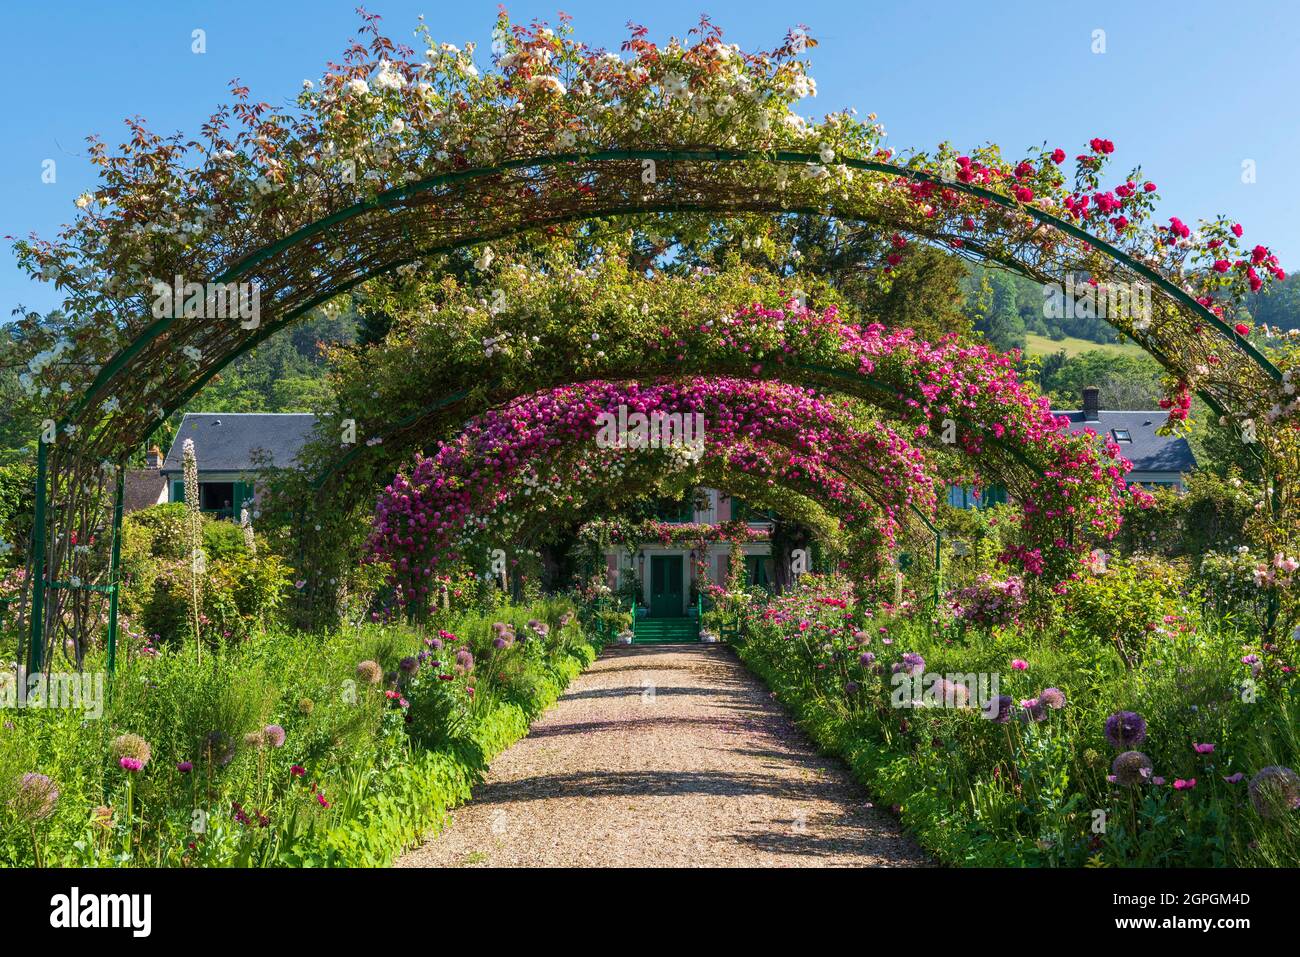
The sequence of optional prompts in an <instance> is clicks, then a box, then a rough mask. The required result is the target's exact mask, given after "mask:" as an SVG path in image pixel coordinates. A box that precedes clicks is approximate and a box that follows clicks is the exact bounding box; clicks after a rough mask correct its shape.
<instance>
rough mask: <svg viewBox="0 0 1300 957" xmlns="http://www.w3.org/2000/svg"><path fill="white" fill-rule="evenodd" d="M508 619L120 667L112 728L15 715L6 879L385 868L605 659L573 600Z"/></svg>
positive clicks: (3, 791)
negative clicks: (32, 874) (16, 871)
mask: <svg viewBox="0 0 1300 957" xmlns="http://www.w3.org/2000/svg"><path fill="white" fill-rule="evenodd" d="M501 617H502V618H503V621H502V622H501V623H499V624H500V627H495V626H493V625H492V624H491V623H490V622H489V620H488V619H486V618H484V617H482V616H457V617H454V618H452V619H449V620H446V621H444V622H442V624H443V630H442V631H440V632H438V633H437V636H436V637H423V636H422V635H421V634H419V633H416V632H414V631H412V630H410V629H407V628H396V627H384V628H381V627H366V628H364V629H361V630H349V631H347V632H341V633H337V634H334V635H332V636H330V637H328V638H326V639H323V640H322V639H318V638H315V637H312V636H307V635H302V634H284V633H276V634H263V635H260V636H258V637H255V638H253V639H250V640H249V641H248V642H246V643H245V644H243V645H241V646H239V647H238V648H234V649H229V650H227V651H226V652H224V653H223V655H222V657H221V658H220V662H219V665H218V666H217V667H213V662H212V656H211V655H208V656H205V658H204V663H203V665H202V666H200V665H199V664H198V663H197V662H196V661H195V659H194V657H193V656H192V655H191V654H190V653H188V652H170V651H166V650H164V651H162V652H160V653H158V654H156V655H154V656H141V657H138V658H135V659H131V660H129V661H127V662H123V663H120V664H119V672H118V674H117V677H116V679H115V680H114V683H113V688H112V691H113V695H112V698H111V700H110V701H108V702H106V703H105V705H104V710H103V714H102V720H83V718H84V717H88V715H86V714H83V712H82V711H80V710H70V709H62V710H54V709H40V710H38V709H26V710H22V711H17V712H12V717H9V718H8V720H7V721H6V723H5V725H4V727H3V730H0V865H5V866H31V865H33V864H36V863H38V862H39V863H40V864H43V865H46V866H164V867H167V866H182V867H185V866H207V867H211V866H267V867H279V866H353V867H357V866H385V865H388V864H390V863H391V862H392V861H393V859H394V858H395V857H396V855H397V854H398V853H399V852H400V851H401V850H402V849H403V848H405V847H407V846H410V845H411V844H413V843H415V842H417V841H418V840H419V839H420V838H421V837H422V836H423V835H424V834H426V833H428V832H429V831H430V830H432V829H436V828H438V827H440V826H441V825H442V823H443V822H444V821H445V819H446V815H447V811H448V809H449V808H451V807H453V806H455V805H457V804H460V803H463V802H464V801H466V800H469V798H470V792H471V789H472V788H473V787H474V785H476V784H477V783H478V782H479V781H480V780H481V777H482V774H483V772H484V771H485V769H486V767H487V764H488V762H489V761H490V760H491V759H492V758H493V757H494V756H495V755H496V754H498V753H500V752H501V751H502V750H504V749H505V748H506V747H508V746H509V745H510V744H512V743H513V742H514V741H516V740H518V739H519V738H520V737H522V736H523V735H524V734H526V733H527V731H528V727H529V725H530V723H531V722H532V721H533V719H535V718H536V717H537V716H538V715H539V714H541V713H542V711H544V710H545V709H546V708H547V707H549V706H550V705H551V704H553V703H554V701H555V700H556V699H557V698H558V697H559V695H560V694H561V692H562V691H563V689H564V688H565V686H566V685H567V684H568V683H569V681H571V680H572V679H573V678H574V677H575V676H576V675H577V674H578V673H579V672H581V671H582V670H583V669H584V668H585V667H586V666H587V665H589V664H590V663H591V662H592V661H593V660H594V659H595V655H596V648H595V646H594V645H593V644H592V643H591V642H590V641H589V640H588V638H587V637H586V636H585V634H584V632H583V631H582V629H581V627H580V626H579V625H578V623H577V621H576V619H575V618H574V617H573V615H572V612H571V610H569V608H568V607H567V605H566V603H564V602H562V601H558V600H552V601H547V602H544V603H541V604H539V605H537V606H534V607H528V608H511V609H506V610H504V611H502V612H501ZM91 667H92V669H93V667H94V665H93V664H92V665H91Z"/></svg>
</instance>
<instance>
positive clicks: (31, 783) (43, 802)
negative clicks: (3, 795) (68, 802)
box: [10, 771, 59, 821]
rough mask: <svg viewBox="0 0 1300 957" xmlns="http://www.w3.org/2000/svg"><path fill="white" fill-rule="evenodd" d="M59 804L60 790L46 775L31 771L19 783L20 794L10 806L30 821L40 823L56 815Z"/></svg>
mask: <svg viewBox="0 0 1300 957" xmlns="http://www.w3.org/2000/svg"><path fill="white" fill-rule="evenodd" d="M58 803H59V789H58V788H57V787H55V786H54V782H53V781H51V780H50V779H49V778H48V777H47V776H45V775H44V774H37V773H36V772H35V771H29V772H28V773H27V774H24V775H23V779H22V780H21V781H20V782H18V793H17V794H16V795H14V798H13V800H12V801H11V802H10V806H11V807H13V809H14V810H15V811H17V812H18V814H19V816H21V817H22V818H24V819H25V820H28V821H39V820H42V819H43V818H47V817H49V816H50V815H51V814H53V813H54V806H55V805H56V804H58Z"/></svg>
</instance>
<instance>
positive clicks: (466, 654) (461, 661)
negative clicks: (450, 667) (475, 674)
mask: <svg viewBox="0 0 1300 957" xmlns="http://www.w3.org/2000/svg"><path fill="white" fill-rule="evenodd" d="M456 668H457V670H459V671H463V672H467V673H468V672H470V671H473V670H474V656H473V655H472V654H470V651H469V649H468V648H462V649H460V650H459V651H458V652H456Z"/></svg>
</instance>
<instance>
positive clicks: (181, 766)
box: [176, 761, 194, 774]
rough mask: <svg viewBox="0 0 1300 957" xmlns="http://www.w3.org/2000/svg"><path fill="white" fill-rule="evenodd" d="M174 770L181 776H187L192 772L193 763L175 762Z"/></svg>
mask: <svg viewBox="0 0 1300 957" xmlns="http://www.w3.org/2000/svg"><path fill="white" fill-rule="evenodd" d="M176 770H177V771H179V772H180V773H181V774H189V773H190V772H191V771H193V770H194V762H193V761H177V762H176Z"/></svg>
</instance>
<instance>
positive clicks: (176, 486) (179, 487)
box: [172, 479, 185, 502]
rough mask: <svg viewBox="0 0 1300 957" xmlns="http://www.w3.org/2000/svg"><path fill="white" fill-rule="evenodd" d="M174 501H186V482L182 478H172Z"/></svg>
mask: <svg viewBox="0 0 1300 957" xmlns="http://www.w3.org/2000/svg"><path fill="white" fill-rule="evenodd" d="M172 501H173V502H183V501H185V482H184V480H182V479H172Z"/></svg>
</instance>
